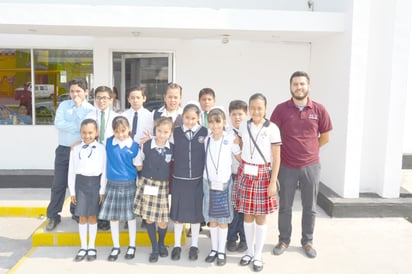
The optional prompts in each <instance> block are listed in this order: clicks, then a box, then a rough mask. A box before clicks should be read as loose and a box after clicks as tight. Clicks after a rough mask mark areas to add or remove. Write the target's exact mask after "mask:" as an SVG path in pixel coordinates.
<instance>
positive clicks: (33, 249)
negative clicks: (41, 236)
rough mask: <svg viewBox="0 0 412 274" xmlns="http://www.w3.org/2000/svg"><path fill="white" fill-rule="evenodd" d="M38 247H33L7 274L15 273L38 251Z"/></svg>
mask: <svg viewBox="0 0 412 274" xmlns="http://www.w3.org/2000/svg"><path fill="white" fill-rule="evenodd" d="M36 249H37V247H32V248H31V249H30V250H29V251H28V252H27V253H26V254H24V256H23V257H22V258H21V259H20V260H19V261H18V262H17V263H16V264H15V265H14V266H13V267H12V268H11V269H10V270H9V272H7V273H8V274H13V273H15V272H16V271H17V270H18V268H19V267H20V266H21V265H22V264H23V263H24V262H25V261H26V260H27V259H28V258H29V257H30V256H31V254H33V253H34V251H36Z"/></svg>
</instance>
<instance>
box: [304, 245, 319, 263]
mask: <svg viewBox="0 0 412 274" xmlns="http://www.w3.org/2000/svg"><path fill="white" fill-rule="evenodd" d="M302 248H303V250H305V254H306V256H308V257H309V258H311V259H313V258H315V257H316V255H317V254H316V250H315V249H314V248H313V247H312V245H311V244H305V245H303V246H302Z"/></svg>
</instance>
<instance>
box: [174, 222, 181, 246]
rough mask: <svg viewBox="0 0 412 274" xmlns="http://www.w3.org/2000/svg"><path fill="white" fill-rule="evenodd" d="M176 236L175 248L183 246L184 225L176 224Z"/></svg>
mask: <svg viewBox="0 0 412 274" xmlns="http://www.w3.org/2000/svg"><path fill="white" fill-rule="evenodd" d="M173 228H174V234H175V247H178V246H182V244H181V240H182V231H183V224H177V223H174V225H173Z"/></svg>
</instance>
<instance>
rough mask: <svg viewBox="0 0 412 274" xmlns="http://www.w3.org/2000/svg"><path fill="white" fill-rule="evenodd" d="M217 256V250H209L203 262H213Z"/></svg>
mask: <svg viewBox="0 0 412 274" xmlns="http://www.w3.org/2000/svg"><path fill="white" fill-rule="evenodd" d="M216 257H217V251H216V250H211V251H210V253H209V255H207V257H206V259H205V262H207V263H213V262H214V261H215V259H216Z"/></svg>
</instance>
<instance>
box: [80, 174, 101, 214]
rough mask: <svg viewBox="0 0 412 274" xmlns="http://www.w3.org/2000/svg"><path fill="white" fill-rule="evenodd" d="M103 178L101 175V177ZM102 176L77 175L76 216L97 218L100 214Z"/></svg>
mask: <svg viewBox="0 0 412 274" xmlns="http://www.w3.org/2000/svg"><path fill="white" fill-rule="evenodd" d="M100 176H101V175H100ZM100 176H83V175H80V174H77V175H76V185H75V192H76V199H77V204H76V209H75V211H74V214H75V215H76V216H97V213H98V212H99V198H100V195H99V189H100Z"/></svg>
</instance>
